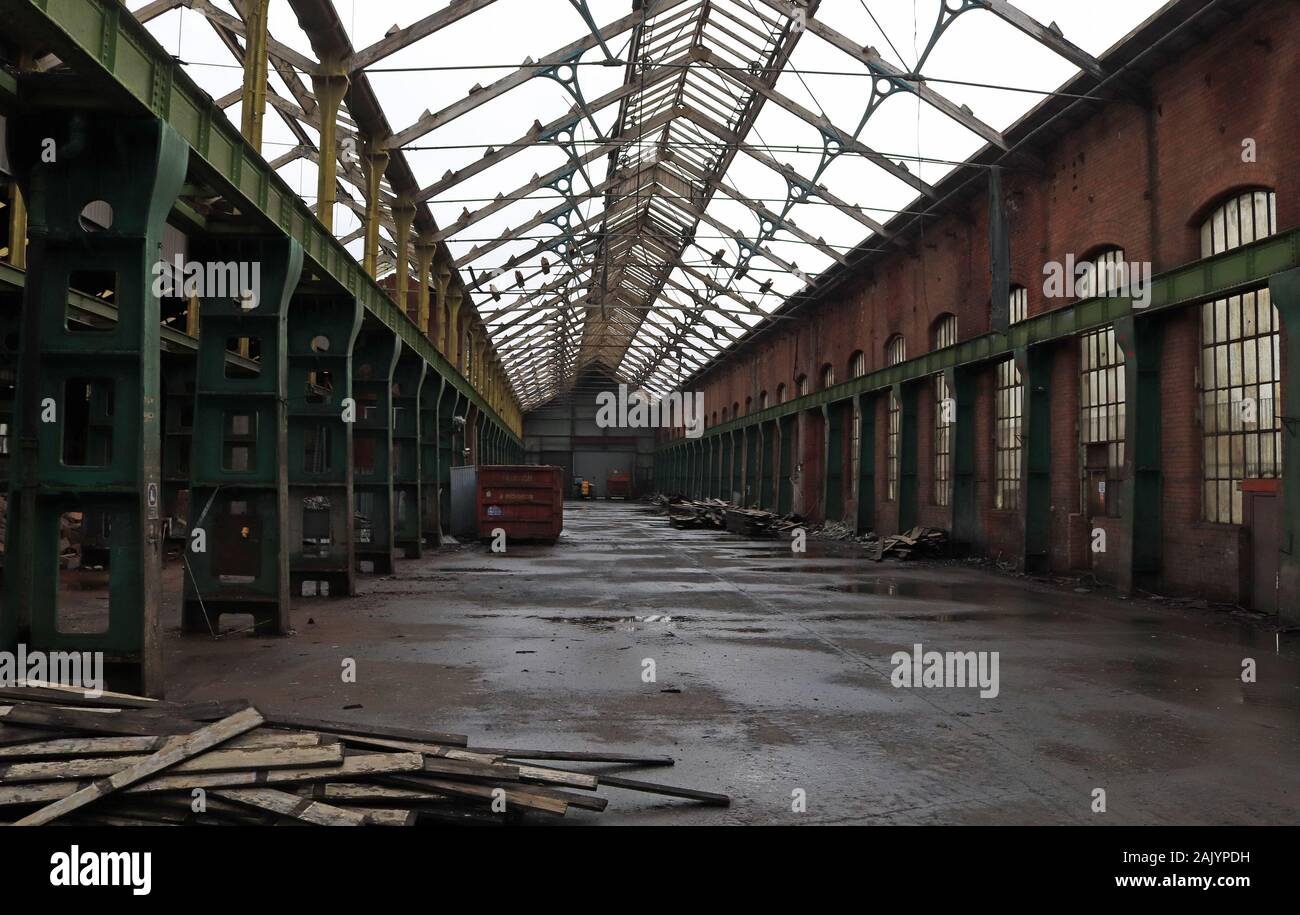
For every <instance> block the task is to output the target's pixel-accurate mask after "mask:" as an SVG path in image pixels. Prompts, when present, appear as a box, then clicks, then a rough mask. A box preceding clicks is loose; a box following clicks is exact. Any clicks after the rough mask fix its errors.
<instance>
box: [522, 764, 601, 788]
mask: <svg viewBox="0 0 1300 915" xmlns="http://www.w3.org/2000/svg"><path fill="white" fill-rule="evenodd" d="M519 777H520V778H521V779H523V780H524V781H529V782H541V783H542V784H545V785H565V786H566V787H569V788H587V789H589V790H591V791H595V790H596V785H597V781H596V776H594V775H590V774H588V773H586V772H565V771H564V770H563V769H544V768H542V767H541V766H520V767H519Z"/></svg>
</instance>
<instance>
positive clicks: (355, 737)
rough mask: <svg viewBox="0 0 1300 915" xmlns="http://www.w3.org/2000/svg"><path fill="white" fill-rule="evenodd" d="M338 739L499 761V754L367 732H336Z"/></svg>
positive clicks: (353, 743)
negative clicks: (398, 738)
mask: <svg viewBox="0 0 1300 915" xmlns="http://www.w3.org/2000/svg"><path fill="white" fill-rule="evenodd" d="M334 736H336V737H338V739H339V740H341V741H343V742H344V743H346V744H348V745H349V746H353V747H365V748H370V749H379V750H404V751H406V752H408V753H423V754H424V755H425V756H442V757H446V758H447V759H464V760H472V761H474V762H484V763H491V762H501V761H502V759H501V757H500V756H498V755H495V754H492V753H487V752H484V751H482V750H476V751H470V750H464V749H461V748H460V747H458V746H451V745H448V744H440V743H424V742H422V741H417V740H394V739H393V738H390V737H372V736H370V735H367V734H336V735H334Z"/></svg>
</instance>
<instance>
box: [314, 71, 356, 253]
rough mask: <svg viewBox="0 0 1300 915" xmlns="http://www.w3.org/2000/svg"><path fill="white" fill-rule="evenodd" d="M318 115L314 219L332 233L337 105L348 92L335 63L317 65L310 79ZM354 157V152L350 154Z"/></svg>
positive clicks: (336, 149)
mask: <svg viewBox="0 0 1300 915" xmlns="http://www.w3.org/2000/svg"><path fill="white" fill-rule="evenodd" d="M311 85H312V93H313V94H314V95H315V96H316V108H317V113H318V114H319V115H320V155H319V156H317V163H316V218H317V219H319V220H320V221H321V225H323V226H325V228H327V229H329V230H330V231H331V232H332V231H333V230H334V203H335V201H337V200H338V150H339V132H338V124H339V105H341V104H342V102H343V96H345V95H347V92H348V74H347V72H346V71H345V70H344V69H343V68H342V67H341V66H340V65H339V63H338V62H337V61H321V67H320V70H319V71H318V72H317V73H313V74H312V77H311ZM354 153H355V150H354Z"/></svg>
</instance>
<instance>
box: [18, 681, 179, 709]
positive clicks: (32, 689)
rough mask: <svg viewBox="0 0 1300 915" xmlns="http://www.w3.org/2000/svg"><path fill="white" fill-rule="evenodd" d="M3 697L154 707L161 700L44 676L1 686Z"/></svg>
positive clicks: (74, 703)
mask: <svg viewBox="0 0 1300 915" xmlns="http://www.w3.org/2000/svg"><path fill="white" fill-rule="evenodd" d="M0 699H12V700H14V701H16V702H61V703H66V704H68V705H91V706H117V707H122V708H150V707H152V706H157V705H158V704H159V700H157V699H150V698H148V697H147V696H134V695H132V694H130V693H115V692H111V691H110V690H99V691H93V690H88V689H85V688H83V687H80V686H68V685H66V684H63V683H49V682H47V681H44V680H19V681H18V683H17V685H16V686H3V687H0Z"/></svg>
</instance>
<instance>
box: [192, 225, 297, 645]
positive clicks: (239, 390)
mask: <svg viewBox="0 0 1300 915" xmlns="http://www.w3.org/2000/svg"><path fill="white" fill-rule="evenodd" d="M302 257H303V252H302V247H301V246H300V245H299V244H298V243H297V242H296V241H293V240H291V239H289V238H287V237H268V238H240V239H239V240H234V239H231V240H224V239H223V240H220V241H217V240H213V241H208V242H203V241H200V242H198V243H196V244H195V245H194V246H193V249H192V252H191V258H192V259H193V260H197V261H199V262H211V263H232V262H233V263H237V264H239V265H240V269H241V273H242V272H243V270H244V269H245V266H244V265H247V269H249V270H251V269H252V268H253V265H258V270H259V279H260V289H258V288H257V285H258V284H254V285H253V288H252V289H251V290H242V291H240V292H242V295H240V297H239V298H232V297H231V291H230V290H222V289H215V290H213V289H207V290H204V292H205V294H204V295H202V296H200V305H199V324H200V329H199V359H198V370H197V384H196V388H195V393H194V437H195V440H197V441H200V442H204V443H207V444H206V445H205V446H204V447H200V448H196V449H194V454H193V460H192V468H193V472H192V477H193V479H192V485H191V501H192V502H193V504H194V509H193V511H194V520H193V522H192V527H193V528H195V529H196V531H195V533H196V534H197V531H199V530H201V531H202V532H203V533H202V535H201V536H199V537H196V536H195V535H191V542H190V547H189V549H188V550H187V552H186V557H187V560H188V566H189V573H190V574H189V575H187V576H186V580H185V601H184V604H183V605H182V608H181V627H182V628H183V629H184V630H185V631H187V632H215V631H217V630H218V627H219V621H220V618H221V616H222V615H224V614H227V613H239V614H244V613H247V614H251V615H252V616H253V621H254V626H255V628H256V631H257V632H259V633H261V634H264V635H265V634H275V635H283V634H286V633H288V632H289V630H290V628H291V626H290V619H289V513H288V508H289V475H288V432H287V430H288V418H287V415H286V411H285V406H286V397H287V392H288V377H289V376H288V333H287V332H288V308H289V298H290V296H291V295H292V294H293V290H294V287H295V286H297V284H298V279H299V276H300V274H301V273H302ZM250 292H251V293H255V295H254V294H250ZM245 351H246V352H248V353H250V356H251V358H252V360H253V362H254V363H255V366H254V367H252V368H250V367H247V366H246V365H244V364H242V363H237V362H231V361H229V360H228V359H227V353H229V352H245ZM218 443H219V445H218ZM200 541H204V544H203V545H204V549H202V550H200V549H199V548H198V547H199V544H200Z"/></svg>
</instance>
